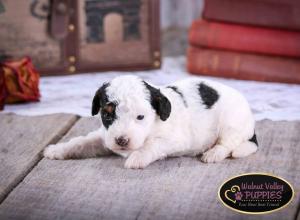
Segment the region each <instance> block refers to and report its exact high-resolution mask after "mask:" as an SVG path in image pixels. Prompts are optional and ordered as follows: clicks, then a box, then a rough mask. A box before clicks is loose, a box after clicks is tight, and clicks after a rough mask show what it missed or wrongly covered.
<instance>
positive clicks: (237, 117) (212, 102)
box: [44, 76, 257, 168]
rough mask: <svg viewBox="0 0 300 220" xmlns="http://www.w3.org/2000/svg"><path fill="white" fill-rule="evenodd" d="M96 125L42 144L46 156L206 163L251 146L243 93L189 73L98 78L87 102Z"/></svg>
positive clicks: (139, 163) (130, 163)
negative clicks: (175, 77)
mask: <svg viewBox="0 0 300 220" xmlns="http://www.w3.org/2000/svg"><path fill="white" fill-rule="evenodd" d="M98 113H100V117H101V122H102V126H101V127H100V129H99V130H96V131H93V132H91V133H89V134H88V135H87V136H85V137H83V136H81V137H76V138H73V139H71V140H70V141H69V142H67V143H59V144H56V145H50V146H48V147H47V148H46V149H45V151H44V156H45V157H47V158H50V159H68V158H87V157H95V156H101V155H107V154H110V153H115V154H118V155H121V156H123V157H125V158H127V159H126V162H125V167H126V168H144V167H146V166H148V165H149V164H150V163H152V162H154V161H156V160H159V159H163V158H165V157H167V156H183V155H188V156H196V155H199V154H202V156H201V160H202V161H203V162H206V163H210V162H219V161H221V160H224V159H225V158H227V157H229V156H231V157H233V158H240V157H245V156H248V155H250V154H252V153H254V152H255V151H256V150H257V141H256V136H255V133H254V118H253V115H252V113H251V110H250V108H249V105H248V103H247V101H246V99H245V98H244V97H243V96H242V95H241V94H240V93H239V92H237V91H236V90H234V89H232V88H230V87H227V86H225V85H222V84H220V83H217V82H213V81H208V80H203V79H201V78H189V79H185V80H182V81H178V82H175V83H173V84H172V85H169V86H166V87H157V86H154V85H151V84H150V83H147V82H145V81H143V80H142V79H140V78H138V77H136V76H120V77H117V78H115V79H113V80H112V81H111V82H109V83H104V84H103V85H102V86H101V87H100V88H99V89H98V90H97V91H96V94H95V96H94V99H93V103H92V115H93V116H94V115H97V114H98Z"/></svg>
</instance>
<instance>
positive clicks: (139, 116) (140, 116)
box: [136, 115, 144, 120]
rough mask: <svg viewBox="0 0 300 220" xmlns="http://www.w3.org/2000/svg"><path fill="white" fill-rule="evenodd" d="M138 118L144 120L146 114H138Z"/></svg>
mask: <svg viewBox="0 0 300 220" xmlns="http://www.w3.org/2000/svg"><path fill="white" fill-rule="evenodd" d="M136 119H137V120H143V119H144V115H138V116H137V117H136Z"/></svg>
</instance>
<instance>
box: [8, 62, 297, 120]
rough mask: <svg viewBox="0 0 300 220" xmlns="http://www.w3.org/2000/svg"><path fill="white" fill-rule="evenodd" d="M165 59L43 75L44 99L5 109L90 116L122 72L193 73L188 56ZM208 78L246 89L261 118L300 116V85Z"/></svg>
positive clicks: (164, 78) (153, 77) (172, 76)
mask: <svg viewBox="0 0 300 220" xmlns="http://www.w3.org/2000/svg"><path fill="white" fill-rule="evenodd" d="M163 61H164V62H163V67H162V69H161V70H153V71H139V72H105V73H95V74H80V75H72V76H58V77H42V78H41V80H40V91H41V95H42V98H41V101H40V102H37V103H27V104H18V105H6V106H5V110H4V111H3V112H4V113H7V112H14V113H16V114H21V115H43V114H51V113H62V112H64V113H74V114H77V115H81V116H89V115H90V114H91V113H90V112H91V102H92V98H93V95H94V92H95V91H96V90H97V88H98V87H100V86H101V85H102V83H103V82H105V81H108V80H110V79H112V78H113V77H115V76H118V75H120V74H137V75H139V76H140V77H142V78H144V79H145V80H147V81H149V82H152V83H154V84H157V85H163V84H168V83H171V82H173V81H175V80H178V79H181V78H185V77H189V76H190V75H189V74H188V73H187V72H186V69H185V58H184V57H175V58H170V57H169V58H164V60H163ZM283 74H284V73H283ZM205 78H210V79H213V80H216V81H219V82H222V83H224V84H226V85H228V86H231V87H233V88H235V89H237V90H239V91H240V92H242V93H243V94H244V95H245V96H246V98H247V100H248V101H249V103H250V106H251V108H252V110H253V112H254V114H255V118H256V119H257V120H260V119H265V118H267V119H271V120H297V119H298V120H299V119H300V85H291V84H281V83H263V82H255V81H241V80H231V79H223V78H213V77H205Z"/></svg>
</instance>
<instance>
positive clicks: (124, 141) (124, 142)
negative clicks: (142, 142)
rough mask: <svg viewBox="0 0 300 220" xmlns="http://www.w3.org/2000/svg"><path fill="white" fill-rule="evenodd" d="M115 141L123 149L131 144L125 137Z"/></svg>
mask: <svg viewBox="0 0 300 220" xmlns="http://www.w3.org/2000/svg"><path fill="white" fill-rule="evenodd" d="M115 141H116V144H117V145H119V146H121V147H126V146H127V145H128V143H129V139H128V138H126V137H124V136H120V137H118V138H116V139H115Z"/></svg>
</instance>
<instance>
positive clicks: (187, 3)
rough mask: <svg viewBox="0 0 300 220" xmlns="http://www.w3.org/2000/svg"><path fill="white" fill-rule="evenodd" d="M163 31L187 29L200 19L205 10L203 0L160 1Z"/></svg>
mask: <svg viewBox="0 0 300 220" xmlns="http://www.w3.org/2000/svg"><path fill="white" fill-rule="evenodd" d="M160 6H161V7H160V14H161V27H162V29H166V28H171V27H172V28H173V27H180V28H187V27H189V25H190V24H191V22H192V20H194V19H195V18H198V17H199V16H200V14H201V12H202V9H203V0H160Z"/></svg>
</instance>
